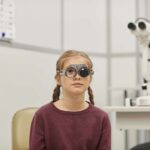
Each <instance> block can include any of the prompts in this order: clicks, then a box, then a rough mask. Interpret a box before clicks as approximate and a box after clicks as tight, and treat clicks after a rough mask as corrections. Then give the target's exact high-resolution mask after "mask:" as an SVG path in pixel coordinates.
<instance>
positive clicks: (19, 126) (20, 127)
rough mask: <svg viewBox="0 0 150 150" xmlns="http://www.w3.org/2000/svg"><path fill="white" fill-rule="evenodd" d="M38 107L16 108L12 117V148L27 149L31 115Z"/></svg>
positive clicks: (14, 149) (15, 149) (17, 149)
mask: <svg viewBox="0 0 150 150" xmlns="http://www.w3.org/2000/svg"><path fill="white" fill-rule="evenodd" d="M37 109H38V108H24V109H21V110H18V111H17V112H16V113H15V114H14V116H13V119H12V148H13V150H28V149H29V134H30V126H31V122H32V119H33V116H34V114H35V112H36V111H37Z"/></svg>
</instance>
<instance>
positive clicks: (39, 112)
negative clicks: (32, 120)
mask: <svg viewBox="0 0 150 150" xmlns="http://www.w3.org/2000/svg"><path fill="white" fill-rule="evenodd" d="M51 107H52V104H51V103H47V104H45V105H42V106H41V107H39V109H38V110H37V111H36V113H35V116H45V115H46V114H47V113H48V114H49V113H50V111H51Z"/></svg>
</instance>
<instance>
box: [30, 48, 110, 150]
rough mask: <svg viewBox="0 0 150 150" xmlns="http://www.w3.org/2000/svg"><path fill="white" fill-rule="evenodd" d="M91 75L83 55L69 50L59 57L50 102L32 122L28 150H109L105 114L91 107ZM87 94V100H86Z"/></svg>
mask: <svg viewBox="0 0 150 150" xmlns="http://www.w3.org/2000/svg"><path fill="white" fill-rule="evenodd" d="M93 73H94V72H93V64H92V62H91V60H90V58H89V57H88V55H87V54H86V53H84V52H81V51H76V50H68V51H65V52H64V53H63V54H62V55H61V56H60V58H59V59H58V61H57V64H56V75H55V79H56V82H57V86H56V88H55V89H54V93H53V100H52V102H50V103H48V104H46V105H44V106H42V107H41V108H40V109H39V110H38V111H37V112H36V114H35V116H34V118H33V121H32V125H31V132H30V144H29V145H30V146H29V147H30V148H29V149H30V150H111V127H110V121H109V118H108V115H107V114H106V113H105V112H104V111H103V110H101V109H100V108H97V107H96V106H94V100H93V93H92V89H91V87H90V83H91V81H92V75H93ZM60 88H61V89H60ZM60 91H62V96H61V98H60ZM86 91H88V94H89V101H87V100H85V92H86Z"/></svg>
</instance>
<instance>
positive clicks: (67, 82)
mask: <svg viewBox="0 0 150 150" xmlns="http://www.w3.org/2000/svg"><path fill="white" fill-rule="evenodd" d="M74 64H75V65H79V64H83V65H85V66H86V67H88V60H87V59H86V58H84V57H82V56H74V57H70V58H67V59H66V60H65V63H64V66H63V69H66V68H68V66H70V65H74ZM79 66H80V65H79ZM71 73H72V72H71V70H70V72H69V75H71ZM90 82H91V76H90V75H88V76H86V77H82V76H80V75H79V74H76V76H74V77H72V78H71V77H67V76H65V75H63V76H60V79H59V80H58V84H59V85H61V87H62V90H63V93H65V94H67V93H68V94H69V95H70V94H71V95H83V94H84V93H85V91H86V90H87V88H88V87H89V84H90Z"/></svg>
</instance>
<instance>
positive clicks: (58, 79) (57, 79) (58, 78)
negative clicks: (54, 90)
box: [55, 77, 61, 85]
mask: <svg viewBox="0 0 150 150" xmlns="http://www.w3.org/2000/svg"><path fill="white" fill-rule="evenodd" d="M55 80H56V83H57V85H61V82H60V77H57V78H55Z"/></svg>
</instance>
